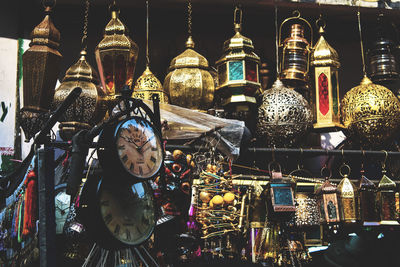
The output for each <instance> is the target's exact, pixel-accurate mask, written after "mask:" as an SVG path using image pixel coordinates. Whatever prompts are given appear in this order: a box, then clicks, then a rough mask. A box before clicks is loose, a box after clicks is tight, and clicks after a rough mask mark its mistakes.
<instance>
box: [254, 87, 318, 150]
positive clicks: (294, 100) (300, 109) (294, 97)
mask: <svg viewBox="0 0 400 267" xmlns="http://www.w3.org/2000/svg"><path fill="white" fill-rule="evenodd" d="M311 124H312V113H311V109H310V107H309V105H308V103H307V101H306V100H305V99H304V97H302V96H301V95H300V94H299V93H297V92H296V91H294V90H292V89H289V88H287V87H285V86H284V85H283V83H282V82H281V81H280V80H279V79H278V80H276V81H275V83H274V84H273V86H272V88H271V89H268V90H266V91H264V93H263V96H262V103H261V105H260V107H259V109H258V121H257V135H258V136H259V138H261V139H262V141H264V142H266V143H267V144H268V145H275V146H277V147H286V146H291V145H294V144H295V143H296V142H297V141H298V140H299V139H300V138H301V137H302V136H303V135H304V134H305V133H306V132H307V130H308V129H309V128H310V126H311Z"/></svg>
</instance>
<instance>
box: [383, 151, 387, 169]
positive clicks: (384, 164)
mask: <svg viewBox="0 0 400 267" xmlns="http://www.w3.org/2000/svg"><path fill="white" fill-rule="evenodd" d="M382 152H384V153H385V159H384V160H383V162H382V169H385V168H386V160H387V158H388V152H387V151H386V150H382Z"/></svg>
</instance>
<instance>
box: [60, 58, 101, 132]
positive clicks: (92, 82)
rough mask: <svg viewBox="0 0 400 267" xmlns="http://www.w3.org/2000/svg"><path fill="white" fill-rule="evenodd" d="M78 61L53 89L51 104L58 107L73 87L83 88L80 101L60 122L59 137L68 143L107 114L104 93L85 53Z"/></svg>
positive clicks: (68, 110)
mask: <svg viewBox="0 0 400 267" xmlns="http://www.w3.org/2000/svg"><path fill="white" fill-rule="evenodd" d="M80 55H81V56H80V58H79V60H78V61H77V62H76V63H75V64H74V65H72V66H71V67H70V68H69V69H68V70H67V72H66V73H65V77H64V79H63V81H62V83H61V84H60V86H59V87H58V88H57V89H56V92H55V94H54V101H53V104H54V105H55V106H58V105H60V104H61V103H62V102H63V101H64V100H65V98H66V97H67V96H68V95H69V93H70V92H71V91H72V90H73V89H74V88H75V87H80V88H82V93H81V95H80V96H79V98H78V99H77V100H76V101H75V102H74V104H72V105H71V106H70V107H69V108H68V109H67V110H66V112H65V113H64V115H63V117H62V119H61V120H60V122H61V123H60V126H59V127H60V136H61V137H62V138H63V139H64V140H71V138H72V136H73V135H74V134H75V133H76V132H78V131H79V130H81V129H88V128H90V126H93V125H95V124H96V123H98V122H99V121H101V120H102V119H103V117H104V115H105V112H106V106H105V103H104V101H103V99H104V98H103V97H104V93H103V91H102V90H101V88H100V87H99V86H97V83H98V78H97V76H96V73H95V71H94V69H93V68H92V66H90V64H89V63H88V62H87V61H86V51H81V54H80Z"/></svg>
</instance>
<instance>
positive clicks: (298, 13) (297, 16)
mask: <svg viewBox="0 0 400 267" xmlns="http://www.w3.org/2000/svg"><path fill="white" fill-rule="evenodd" d="M292 15H293V17H295V18H300V16H301V14H300V11H298V10H297V9H296V10H294V11H293V12H292Z"/></svg>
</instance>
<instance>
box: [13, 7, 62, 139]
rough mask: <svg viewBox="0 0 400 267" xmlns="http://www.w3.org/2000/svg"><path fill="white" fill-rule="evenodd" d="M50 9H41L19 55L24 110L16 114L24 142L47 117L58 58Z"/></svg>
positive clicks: (58, 37)
mask: <svg viewBox="0 0 400 267" xmlns="http://www.w3.org/2000/svg"><path fill="white" fill-rule="evenodd" d="M50 12H51V8H50V7H46V8H45V14H46V15H45V17H44V19H43V20H42V22H40V23H39V25H37V26H36V27H35V28H34V29H33V31H32V33H31V39H32V41H31V42H30V44H29V46H30V48H29V49H28V50H27V51H26V52H25V53H24V54H23V56H22V59H23V74H24V76H23V84H24V86H23V90H24V94H23V97H24V107H23V108H22V109H21V110H20V111H19V114H18V116H19V122H20V124H21V127H22V129H23V131H24V133H25V137H26V140H27V141H28V140H29V139H31V138H32V137H33V136H34V135H35V134H36V133H37V132H38V131H39V130H40V129H41V128H42V127H43V125H44V123H45V122H46V120H47V119H48V117H49V114H48V111H49V109H50V105H51V102H52V99H53V96H54V88H55V86H56V82H57V76H58V73H59V71H60V69H59V63H60V60H61V58H62V56H61V54H60V52H59V51H58V50H57V48H58V46H59V45H60V43H59V42H60V32H59V31H58V30H57V28H56V27H55V26H54V24H53V22H52V21H51V18H50Z"/></svg>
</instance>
